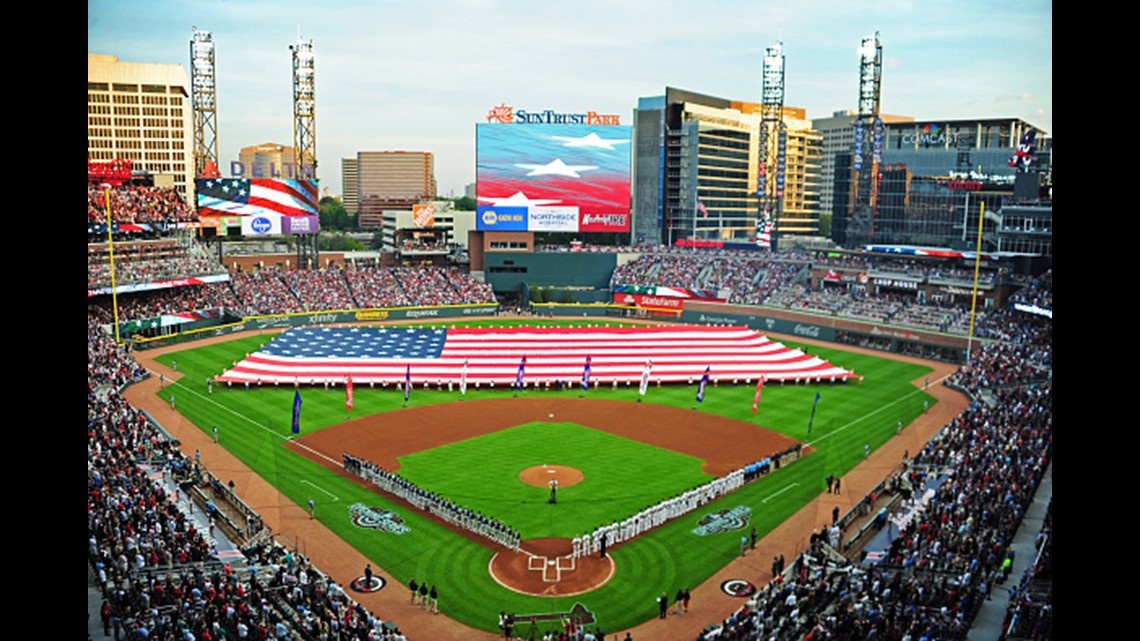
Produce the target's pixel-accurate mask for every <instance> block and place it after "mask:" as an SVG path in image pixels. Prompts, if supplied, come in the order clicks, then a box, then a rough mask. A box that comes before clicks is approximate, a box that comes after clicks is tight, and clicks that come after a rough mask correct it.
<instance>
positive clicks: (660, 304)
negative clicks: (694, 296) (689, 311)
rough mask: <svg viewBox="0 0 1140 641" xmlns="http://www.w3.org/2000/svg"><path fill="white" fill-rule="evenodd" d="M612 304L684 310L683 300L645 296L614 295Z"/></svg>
mask: <svg viewBox="0 0 1140 641" xmlns="http://www.w3.org/2000/svg"><path fill="white" fill-rule="evenodd" d="M614 302H615V303H617V304H619V305H635V306H637V307H656V308H658V309H675V310H678V311H680V310H681V309H684V306H685V299H684V298H671V297H668V296H646V295H645V294H620V293H618V294H614Z"/></svg>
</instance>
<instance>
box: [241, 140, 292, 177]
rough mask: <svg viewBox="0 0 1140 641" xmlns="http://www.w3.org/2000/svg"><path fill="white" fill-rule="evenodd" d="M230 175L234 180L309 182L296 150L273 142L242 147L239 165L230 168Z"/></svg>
mask: <svg viewBox="0 0 1140 641" xmlns="http://www.w3.org/2000/svg"><path fill="white" fill-rule="evenodd" d="M230 174H231V175H232V176H233V177H234V178H277V179H279V180H308V177H307V175H305V174H303V173H302V168H301V167H299V166H298V164H297V154H296V150H295V149H293V148H292V147H288V146H286V145H279V144H277V143H273V142H266V143H262V144H260V145H254V146H252V147H242V149H241V151H239V152H238V165H237V166H231V167H230Z"/></svg>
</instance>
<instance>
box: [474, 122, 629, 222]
mask: <svg viewBox="0 0 1140 641" xmlns="http://www.w3.org/2000/svg"><path fill="white" fill-rule="evenodd" d="M475 128H476V132H475V133H476V150H475V155H476V174H475V180H476V200H477V202H478V205H479V211H480V214H481V215H480V217H479V219H478V225H477V228H478V229H480V230H484V231H495V230H511V231H520V230H526V231H564V232H614V231H618V232H624V231H629V223H630V214H629V210H630V153H631V151H630V148H631V143H632V140H633V136H632V128H631V127H628V126H624V125H585V124H575V125H571V124H529V123H515V124H504V123H487V124H478V125H476V127H475ZM506 208H523V210H524V211H525V212H526V215H525V216H518V215H517V214H512V215H513V216H514V217H512V218H507V219H506V220H504V218H503V217H502V216H501V215H496V216H494V217H492V216H487V217H484V216H483V215H482V214H483V213H484V212H487V211H492V212H495V213H496V214H498V212H500V211H503V210H505V209H506ZM516 211H517V210H516ZM484 218H486V219H484ZM504 223H506V224H504Z"/></svg>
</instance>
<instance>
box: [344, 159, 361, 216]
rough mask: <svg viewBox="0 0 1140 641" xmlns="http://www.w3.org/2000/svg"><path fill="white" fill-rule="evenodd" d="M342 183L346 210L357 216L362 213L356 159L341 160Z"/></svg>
mask: <svg viewBox="0 0 1140 641" xmlns="http://www.w3.org/2000/svg"><path fill="white" fill-rule="evenodd" d="M340 182H341V193H342V194H344V210H345V211H347V212H348V213H350V214H355V213H356V212H358V211H360V172H359V171H358V169H357V162H356V159H355V158H341V159H340Z"/></svg>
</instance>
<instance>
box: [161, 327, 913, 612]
mask: <svg viewBox="0 0 1140 641" xmlns="http://www.w3.org/2000/svg"><path fill="white" fill-rule="evenodd" d="M543 322H544V323H545V324H550V323H551V322H552V321H550V320H548V319H544V321H543ZM492 324H500V325H501V324H504V321H503V320H501V319H496V320H495V321H494V322H493V323H492ZM272 337H273V334H270V333H265V334H257V335H243V336H240V337H238V338H234V339H233V340H225V341H220V342H216V343H211V344H203V345H200V346H195V345H194V344H189V345H187V346H186V347H185V348H184V349H178V350H170V351H166V353H163V354H161V355H159V356H157V361H158V362H159V363H161V364H162V365H164V366H166V367H168V368H170V370H171V371H177V373H178V376H177V380H176V381H174V382H170V381H167V384H166V385H165V387H164V388H163V389H161V390H159V391H158V392H157V394H158V395H159V398H160V400H161V401H162V402H163V403H167V404H169V403H171V402H172V401H171V399H172V398H173V404H174V406H175V408H176V411H177V413H178V414H179V415H181V416H182V417H184V418H185V420H186V421H188V422H189V423H190V424H192V425H193V426H195V427H196V429H197V430H200V431H201V432H202V433H204V434H207V435H212V433H213V428H214V427H217V429H218V434H219V447H222V448H224V449H225V450H226V451H227V452H228V453H230V454H232V455H233V456H234V457H236V459H237V460H239V461H240V462H241V463H242V464H243V465H245V466H248V468H250V469H251V470H252V471H253V472H254V473H256V474H257V475H258V476H260V477H261V478H262V479H264V480H265V481H266V482H268V483H269V484H271V485H272V486H273V487H274V488H276V489H277V490H278V491H279V492H280V493H281V495H283V496H284V497H287V500H288V501H291V502H292V503H294V504H295V505H297V506H301V507H302V508H304V509H305V510H307V509H308V507H307V506H308V502H309V500H310V499H312V500H313V503H314V505H315V520H316V521H319V523H320V524H321V525H322V526H324V527H326V528H328V530H330V531H331V532H333V533H335V534H336V535H337V536H338V537H340V539H342V540H343V541H344V542H346V543H348V544H349V545H351V546H352V548H354V549H355V550H357V551H359V552H360V553H361V554H362V555H363V556H364V557H365V558H367V559H368V560H369V561H370V562H371V563H372V565H373V567H374V568H375V569H376V571H377V573H378V574H379V575H381V576H382V577H384V578H385V579H386V580H387V581H388V582H389V584H388V586H387V587H386V588H385V590H386V591H387V590H393V591H400V592H402V593H405V594H406V589H405V588H403V587H402V586H403V585H406V584H407V583H408V581H409V580H411V579H413V578H414V579H416V580H417V581H418V582H425V581H426V582H428V583H430V584H431V585H433V586H435V587H436V588H437V591H438V593H439V594H440V600H439V609H440V611H441V616H446V617H449V618H451V619H454V620H455V621H458V622H460V623H462V624H464V625H466V626H469V627H470V628H474V629H476V630H483V631H488V632H497V631H498V630H497V621H498V614H499V612H501V611H506V612H512V613H515V614H516V616H518V617H520V618H525V617H527V616H529V615H542V616H543V617H545V616H547V615H552V616H556V615H558V614H561V613H569V612H571V611H575V612H577V613H578V614H579V615H580V616H583V617H586V621H587V624H588V625H589V627H591V628H593V627H595V626H597V627H601V628H603V629H605V630H607V631H616V630H623V629H628V628H632V627H633V626H636V625H638V624H641V623H643V622H645V621H647V620H649V619H652V618H654V617H656V616H657V607H656V605H655V598H656V597H657V596H659V595H660V594H661V593H662V592H665V593H667V594H668V595H669V596H672V595H673V593H674V592H676V591H677V590H678V589H683V588H695V587H696V586H698V585H700V584H702V583H704V582H705V581H707V580H708V579H709V578H710V577H712V576H714V575H715V574H716V573H717V572H718V571H719V570H721V568H723V567H725V566H726V565H727V564H729V563H730V562H732V561H734V560H736V559H737V558H738V557H740V555H741V536H742V535H743V534H747V533H748V532H749V531H750V529H751V528H752V527H755V529H756V532H757V535H758V536H759V537H763V536H764V535H765V534H767V533H769V532H771V531H772V530H773V529H774V528H776V527H777V526H779V525H780V524H781V523H782V522H784V521H785V520H786V519H788V518H789V517H790V516H791V515H793V514H795V513H796V512H797V511H798V510H800V509H801V508H802V507H803V506H805V505H806V504H808V503H809V502H810V501H812V500H813V499H815V498H816V497H818V496H819V495H820V493H821V492H822V491H823V490H824V488H825V483H824V479H825V478H826V477H827V476H829V475H835V476H842V475H844V474H845V473H846V472H848V471H849V470H851V469H852V468H854V467H855V466H856V465H858V464H860V463H863V462H864V459H865V457H866V456H867V451H866V450H867V448H868V447H869V448H870V449H871V450H872V451H873V450H874V449H876V448H878V447H879V446H881V445H883V444H884V443H886V442H887V441H888V440H890V439H891V438H893V437H894V436H895V435H896V433H897V431H898V425H899V424H900V423H901V424H902V425H904V426H905V425H908V424H910V423H911V422H912V421H913V420H914V419H915V418H916V417H918V416H920V415H922V414H923V413H924V411H925V410H926V409H927V407H933V405H934V403H935V398H934V397H933V396H931V395H929V394H928V393H927V392H926V391H924V390H923V389H922V388H921V386H916V385H915V384H914V381H916V380H921V379H922V378H923V377H924V376H928V375H929V373H930V372H931V368H930V367H927V366H925V365H922V364H918V363H914V362H907V361H901V360H895V359H887V358H881V357H877V356H873V355H868V354H864V353H855V352H849V351H844V350H841V349H836V348H832V347H821V346H817V345H798V344H794V343H786V344H788V345H789V346H794V347H799V348H801V349H804V350H805V351H808V352H809V353H811V354H812V355H817V356H820V357H821V358H824V359H826V360H828V361H830V362H831V363H833V364H835V365H838V366H840V367H844V368H846V369H848V370H851V371H854V372H855V373H856V374H858V375H860V376H861V377H862V378H861V380H853V381H852V382H850V383H838V384H828V383H822V384H816V385H804V384H783V385H781V384H769V385H766V386H765V387H764V389H763V396H762V400H761V401H760V403H759V406H758V411H757V412H755V413H754V412H753V411H752V403H753V394H754V391H755V387H754V385H749V384H745V383H744V382H743V381H741V382H740V384H737V385H733V384H730V383H726V382H723V381H722V382H720V384H718V385H715V386H710V387H709V388H708V389H707V390H706V393H705V397H704V401H703V402H702V403H697V402H696V401H695V395H696V385H695V384H694V385H687V384H665V385H659V386H651V387H650V389H649V390H648V392H647V393H646V395H645V396H644V399H643V400H639V399H640V398H641V397H640V395H639V393H638V389H637V385H636V383H634V384H633V385H632V386H623V385H619V386H617V387H612V386H601V387H595V388H591V389H590V390H589V391H587V392H585V393H583V392H582V391H581V390H580V389H578V388H577V387H576V386H575V387H572V388H571V389H566V390H557V389H554V390H546V389H533V388H532V389H527V390H524V391H521V392H520V391H515V390H509V389H502V388H501V387H500V388H499V389H494V390H491V389H486V388H482V389H468V390H467V393H466V395H461V394H460V392H459V391H458V389H448V388H447V387H446V386H445V387H443V388H442V389H440V388H438V387H435V386H431V387H429V388H424V387H421V386H416V388H415V389H414V390H412V392H411V393H410V394H409V396H408V400H407V401H406V402H405V400H404V393H403V391H402V390H400V389H398V388H395V387H385V386H383V385H377V386H375V387H367V386H357V387H356V388H355V389H354V393H353V409H351V410H348V409H346V403H345V401H346V391H345V389H344V388H343V386H338V387H331V388H325V387H323V386H322V387H301V388H300V397H301V399H302V405H301V409H300V412H299V433H298V434H294V433H293V429H292V423H293V420H292V419H293V406H294V399H295V396H296V394H297V392H296V390H294V388H293V387H292V386H288V385H282V386H280V387H278V386H268V385H265V386H257V385H254V386H251V387H249V388H247V387H245V386H238V385H235V386H232V387H228V386H224V385H217V384H216V385H214V386H212V387H208V386H207V384H206V381H207V379H208V378H210V377H212V376H215V375H216V374H218V373H219V372H221V371H222V370H223V369H225V368H228V367H230V366H231V365H232V364H233V363H234V362H236V361H240V360H241V359H242V358H244V357H245V356H246V355H247V354H249V353H252V352H254V351H256V350H257V349H259V348H260V347H261V346H262V345H263V344H265V343H266V342H268V341H269V340H270V339H271V338H272ZM172 378H175V377H173V376H172ZM817 394H818V399H819V400H818V402H817V401H816V399H817ZM797 443H802V444H804V447H803V450H802V454H803V455H802V456H801V457H799V458H798V459H797V460H792V459H791V458H788V459H785V461H786V462H785V464H784V465H781V466H780V468H779V469H775V470H773V471H772V472H771V473H769V474H767V475H765V476H763V477H762V478H760V479H759V480H757V481H755V482H752V483H749V484H746V485H744V486H743V487H742V488H740V489H739V490H737V491H735V492H732V493H730V494H728V495H726V496H723V497H720V498H718V499H716V500H715V501H713V502H711V503H707V504H705V505H702V506H700V507H699V508H698V509H696V510H695V511H692V512H690V513H688V514H685V515H684V516H681V517H679V518H677V519H675V520H672V521H670V522H667V523H665V524H663V525H660V526H659V527H656V528H654V529H652V530H650V531H648V532H647V533H644V534H642V535H640V536H638V537H636V538H635V539H633V540H631V541H627V542H624V543H621V544H619V545H614V546H612V547H611V549H609V550H608V554H607V559H605V560H604V561H603V560H601V559H599V558H596V555H594V557H592V558H590V559H580V560H578V562H577V563H570V562H569V561H567V560H565V559H562V560H560V559H559V558H558V557H561V556H564V555H568V554H569V552H570V550H571V545H570V540H571V539H572V538H573V537H575V536H577V535H580V534H582V533H585V532H589V531H591V530H594V529H595V528H597V527H598V526H602V525H605V524H609V523H613V522H615V521H621V520H622V519H624V518H626V517H628V516H631V515H633V514H635V513H637V512H638V511H639V510H641V509H643V508H646V507H648V506H651V505H653V504H656V503H658V502H660V501H662V500H665V499H668V498H670V497H674V496H677V495H679V494H681V493H683V492H685V491H686V490H689V489H692V488H695V487H697V486H700V485H702V484H705V483H707V482H709V481H711V480H713V479H715V478H717V477H720V476H723V475H725V474H727V473H728V472H730V471H731V470H734V469H738V468H740V467H743V466H745V465H747V464H749V463H752V462H754V461H758V460H760V459H763V458H765V457H767V456H769V455H772V454H775V453H776V452H779V451H784V450H787V449H788V448H792V447H794V446H795V444H797ZM345 453H348V454H351V455H353V456H356V457H358V458H361V459H364V460H367V461H371V462H372V463H375V464H376V465H379V466H381V467H383V468H385V469H387V470H389V471H393V472H398V473H399V474H400V476H401V477H403V478H404V479H407V480H408V481H411V482H412V483H414V484H415V485H416V486H418V487H419V488H422V489H424V490H427V491H430V492H432V493H433V494H435V495H438V496H441V497H446V499H448V500H450V501H452V502H454V503H455V504H458V505H461V506H464V507H466V508H469V509H471V510H473V511H476V512H478V513H481V514H483V515H485V516H487V517H489V518H492V519H495V520H497V521H499V522H501V523H505V524H508V525H510V526H511V527H513V528H514V529H516V530H517V531H518V532H519V533H520V534H521V538H522V545H521V551H520V552H519V553H515V552H513V551H510V550H508V549H507V548H505V547H503V546H501V545H498V544H495V543H492V542H491V541H489V540H487V539H486V538H483V537H479V536H476V535H473V534H471V533H470V532H464V531H461V530H459V529H458V528H456V527H455V526H453V525H449V524H448V523H446V522H445V521H444V520H442V519H440V518H438V517H437V516H435V515H431V514H425V513H423V512H422V511H420V510H417V509H415V508H413V507H412V506H410V505H409V504H408V503H407V502H405V501H403V500H400V499H397V498H394V497H392V496H390V495H387V494H384V493H381V492H379V491H377V490H376V488H375V487H374V486H372V485H371V484H369V483H367V482H365V481H363V480H362V479H360V478H359V477H356V476H354V475H352V474H349V473H347V472H346V471H345V470H344V469H343V466H342V460H343V459H342V456H343V454H345ZM211 471H213V472H214V473H215V474H216V475H217V476H218V477H219V479H220V480H222V481H223V482H225V481H226V478H225V473H226V472H225V471H224V470H221V471H218V470H214V469H213V468H211ZM544 475H552V476H544ZM548 478H558V479H559V480H560V485H559V489H558V496H557V498H558V501H557V503H555V504H551V503H550V502H549V500H548V498H549V493H550V492H549V489H548V482H547V480H546V479H548ZM239 494H240V490H239ZM251 507H252V508H254V509H255V510H258V509H259V508H261V507H263V506H259V505H256V504H251ZM265 507H267V506H265ZM292 543H293V544H296V545H299V546H301V547H302V552H305V551H306V550H305V549H304V546H305V545H307V544H308V543H309V542H307V541H292ZM805 543H806V542H805ZM314 544H316V543H314ZM758 565H759V566H761V567H763V566H764V565H765V562H764V561H762V560H761V561H759V562H758ZM391 616H392V618H394V619H395V620H396V622H397V623H399V621H400V613H399V612H393V613H391ZM709 622H710V623H711V622H712V621H709ZM536 627H537V630H538V632H539V633H541V632H542V631H544V630H545V629H546V628H547V627H558V623H557V620H556V619H553V620H547V619H540V620H539V622H538V624H537V625H536ZM522 632H524V633H525V632H526V630H525V627H524V628H523V629H522Z"/></svg>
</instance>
